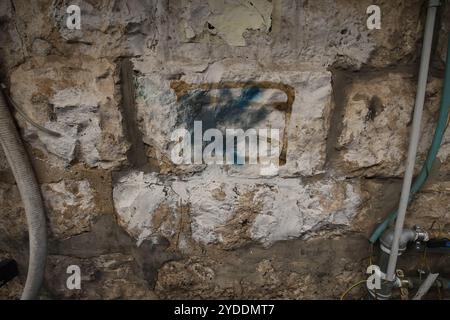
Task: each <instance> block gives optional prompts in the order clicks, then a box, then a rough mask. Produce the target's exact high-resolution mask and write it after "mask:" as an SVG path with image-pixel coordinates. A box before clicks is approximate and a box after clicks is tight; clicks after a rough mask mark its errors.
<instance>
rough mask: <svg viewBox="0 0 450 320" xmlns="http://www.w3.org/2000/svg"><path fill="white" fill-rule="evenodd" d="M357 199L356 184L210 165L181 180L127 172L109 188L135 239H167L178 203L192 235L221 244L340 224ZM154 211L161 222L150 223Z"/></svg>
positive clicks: (287, 236) (174, 226)
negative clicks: (243, 174)
mask: <svg viewBox="0 0 450 320" xmlns="http://www.w3.org/2000/svg"><path fill="white" fill-rule="evenodd" d="M361 202H362V200H361V191H360V190H359V186H358V184H357V183H351V182H344V181H335V180H329V181H320V182H315V183H305V182H302V181H300V180H297V179H280V178H277V179H258V180H256V179H253V180H247V179H245V178H238V177H232V178H230V177H228V176H227V175H225V174H224V173H223V172H221V171H220V170H214V169H211V170H207V171H206V172H205V173H204V174H203V175H200V176H193V177H192V178H190V179H188V180H185V181H181V180H176V181H167V180H166V181H164V180H161V179H160V178H158V177H157V176H156V175H144V174H143V173H140V172H132V173H130V174H128V175H127V176H124V177H122V178H121V179H120V180H119V181H118V184H117V185H116V186H115V188H114V203H115V208H116V210H117V213H118V217H119V222H120V223H121V225H122V226H123V227H124V228H125V230H127V231H128V232H129V233H130V234H131V235H133V236H134V237H135V238H136V239H137V240H138V242H141V241H142V240H143V239H146V238H148V237H150V236H152V235H153V236H155V235H157V234H160V235H162V236H165V237H168V238H171V237H173V234H174V233H176V229H177V226H178V225H179V223H178V222H177V221H179V219H180V215H179V213H178V212H179V211H180V210H181V208H180V206H181V205H182V206H184V207H186V206H187V207H189V212H190V220H191V232H192V238H193V239H194V240H195V241H197V242H199V243H202V244H219V246H221V247H223V248H234V247H239V246H240V245H242V244H244V243H247V242H249V241H258V242H261V243H263V244H264V245H266V246H267V245H270V244H272V243H274V242H275V241H279V240H287V239H294V238H298V237H300V236H302V235H305V234H306V233H314V232H317V231H320V230H321V229H323V228H330V227H335V228H336V227H346V226H349V225H350V224H351V221H352V219H353V217H354V216H355V215H356V214H357V212H358V210H359V206H360V204H361ZM163 209H164V210H163ZM161 211H163V213H164V214H165V217H166V218H165V220H163V221H165V223H163V224H161V223H160V224H155V217H156V216H158V215H161V214H162V213H161Z"/></svg>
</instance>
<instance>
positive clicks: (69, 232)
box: [42, 180, 98, 238]
mask: <svg viewBox="0 0 450 320" xmlns="http://www.w3.org/2000/svg"><path fill="white" fill-rule="evenodd" d="M93 193H94V190H93V189H92V188H91V186H90V184H89V182H88V181H86V180H83V181H72V180H68V181H66V180H63V181H61V182H58V183H49V184H43V185H42V194H43V197H44V199H45V203H46V207H47V215H48V217H49V220H50V226H49V227H50V229H51V231H52V233H53V235H54V236H55V237H57V238H68V237H71V236H74V235H77V234H80V233H82V232H86V231H89V230H90V226H91V222H92V220H93V219H94V217H95V216H96V215H97V214H98V212H96V211H97V210H96V208H95V204H94V201H93V200H94V196H93Z"/></svg>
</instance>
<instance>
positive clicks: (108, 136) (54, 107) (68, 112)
mask: <svg viewBox="0 0 450 320" xmlns="http://www.w3.org/2000/svg"><path fill="white" fill-rule="evenodd" d="M76 60H77V61H76ZM114 77H115V66H114V65H113V64H111V63H110V62H108V61H107V60H105V59H102V60H100V61H96V60H92V59H90V58H88V57H80V58H74V59H65V58H61V57H56V56H53V57H46V58H36V59H32V60H29V61H28V62H27V63H25V64H22V65H21V66H20V67H19V68H17V69H16V70H15V71H14V72H13V74H12V75H11V91H12V97H13V99H14V100H15V101H16V102H17V103H18V104H19V105H20V106H22V107H23V109H24V110H25V111H26V112H27V113H28V114H29V115H30V117H32V118H33V119H34V120H35V121H37V122H38V123H40V124H42V125H44V126H45V127H47V128H49V129H51V130H53V131H56V132H58V133H60V134H61V137H54V136H52V135H49V134H47V133H45V132H42V131H38V130H37V129H36V128H34V127H32V126H31V125H30V124H28V123H26V122H22V125H23V126H24V129H25V132H24V135H25V137H26V139H27V140H28V141H29V142H30V143H31V145H32V146H33V147H34V148H37V149H39V150H41V151H42V152H43V154H44V157H45V158H47V159H48V161H49V162H52V163H54V164H59V166H67V165H68V164H70V163H72V162H74V161H81V162H84V163H86V164H87V165H88V166H90V167H97V166H99V167H102V168H109V167H114V166H117V165H119V164H120V163H121V162H123V161H124V160H125V159H126V156H125V152H126V150H127V143H126V142H125V141H124V137H123V132H122V127H121V120H122V117H121V114H120V112H119V109H118V102H117V97H116V88H115V78H114Z"/></svg>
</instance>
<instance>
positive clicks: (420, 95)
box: [386, 0, 440, 281]
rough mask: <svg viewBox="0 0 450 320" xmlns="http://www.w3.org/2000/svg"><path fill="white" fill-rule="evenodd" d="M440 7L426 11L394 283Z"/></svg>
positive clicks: (432, 3)
mask: <svg viewBox="0 0 450 320" xmlns="http://www.w3.org/2000/svg"><path fill="white" fill-rule="evenodd" d="M438 6H440V1H439V0H429V1H428V10H427V20H426V24H425V35H424V39H423V45H422V55H421V60H420V70H419V81H418V84H417V94H416V102H415V105H414V116H413V123H412V128H411V137H410V143H409V147H408V157H407V159H406V169H405V177H404V179H403V186H402V194H401V196H400V203H399V206H398V216H397V220H396V221H395V229H394V240H393V243H392V249H391V253H390V255H389V261H388V266H387V274H386V280H388V281H394V279H395V269H396V267H397V258H398V249H399V243H400V237H401V235H402V232H403V225H404V222H405V215H406V209H407V207H408V200H409V193H410V190H411V182H412V178H413V174H414V164H415V161H416V154H417V146H418V144H419V138H420V123H421V121H422V112H423V105H424V102H425V91H426V87H427V79H428V69H429V65H430V56H431V45H432V42H433V31H434V24H435V20H436V11H437V8H436V7H438Z"/></svg>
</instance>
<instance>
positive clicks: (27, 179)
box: [0, 91, 47, 300]
mask: <svg viewBox="0 0 450 320" xmlns="http://www.w3.org/2000/svg"><path fill="white" fill-rule="evenodd" d="M0 143H1V145H2V148H3V150H4V152H5V155H6V158H7V159H8V163H9V166H10V167H11V170H12V172H13V174H14V178H15V180H16V183H17V187H18V189H19V193H20V197H21V198H22V203H23V206H24V208H25V215H26V218H27V224H28V237H29V242H30V257H29V262H28V274H27V280H26V282H25V287H24V289H23V292H22V297H21V299H22V300H29V299H36V297H37V295H38V293H39V289H40V288H41V285H42V281H43V278H44V269H45V262H46V257H47V229H46V223H45V215H44V206H43V203H42V198H41V193H40V190H39V186H38V184H37V181H36V178H35V176H34V172H33V169H32V167H31V164H30V161H29V159H28V155H27V153H26V151H25V148H24V146H23V144H22V140H21V139H20V136H19V133H18V132H17V128H16V126H15V125H14V122H13V118H12V115H11V113H10V111H9V109H8V106H7V105H6V101H5V97H4V95H3V93H2V92H1V91H0Z"/></svg>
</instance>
